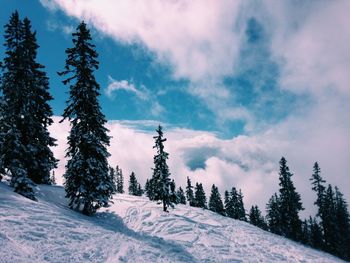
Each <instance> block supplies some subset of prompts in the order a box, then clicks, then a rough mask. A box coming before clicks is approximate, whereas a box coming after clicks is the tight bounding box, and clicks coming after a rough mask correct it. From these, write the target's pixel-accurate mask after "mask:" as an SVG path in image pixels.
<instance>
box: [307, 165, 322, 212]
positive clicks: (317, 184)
mask: <svg viewBox="0 0 350 263" xmlns="http://www.w3.org/2000/svg"><path fill="white" fill-rule="evenodd" d="M310 181H311V183H312V190H314V191H315V192H316V194H317V199H316V201H315V205H317V207H318V208H319V209H318V214H317V215H318V216H320V217H322V211H321V210H322V209H321V210H320V208H321V207H322V200H323V195H324V191H325V189H326V187H325V186H324V185H323V183H325V182H326V181H325V180H323V179H322V177H321V168H320V166H319V165H318V163H317V162H315V163H314V167H313V174H312V177H311V178H310Z"/></svg>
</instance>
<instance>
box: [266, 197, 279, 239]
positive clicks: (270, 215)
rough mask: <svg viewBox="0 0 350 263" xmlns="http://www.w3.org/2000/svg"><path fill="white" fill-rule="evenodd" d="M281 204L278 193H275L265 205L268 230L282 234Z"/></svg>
mask: <svg viewBox="0 0 350 263" xmlns="http://www.w3.org/2000/svg"><path fill="white" fill-rule="evenodd" d="M280 210H281V204H280V199H279V197H278V195H277V194H276V193H275V194H274V195H273V196H271V198H270V200H269V202H268V203H267V205H266V212H267V215H266V218H267V224H268V227H269V230H270V231H271V232H272V233H275V234H277V235H281V234H282V226H281V224H282V222H281V211H280Z"/></svg>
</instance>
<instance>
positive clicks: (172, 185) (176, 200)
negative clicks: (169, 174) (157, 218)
mask: <svg viewBox="0 0 350 263" xmlns="http://www.w3.org/2000/svg"><path fill="white" fill-rule="evenodd" d="M170 201H171V202H172V203H174V204H178V203H179V198H178V196H177V193H176V184H175V181H174V179H173V180H172V181H171V182H170Z"/></svg>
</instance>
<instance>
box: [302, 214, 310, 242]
mask: <svg viewBox="0 0 350 263" xmlns="http://www.w3.org/2000/svg"><path fill="white" fill-rule="evenodd" d="M300 242H301V243H303V244H305V245H311V228H310V225H309V222H308V220H306V219H305V220H303V221H302V223H301V235H300Z"/></svg>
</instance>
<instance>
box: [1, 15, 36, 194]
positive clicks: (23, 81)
mask: <svg viewBox="0 0 350 263" xmlns="http://www.w3.org/2000/svg"><path fill="white" fill-rule="evenodd" d="M4 37H5V44H4V46H5V58H4V64H3V68H2V69H3V76H2V82H1V93H2V99H1V100H2V103H1V106H2V109H1V114H2V116H1V117H0V122H1V123H0V124H1V125H0V142H1V144H0V156H1V162H0V164H1V167H0V172H1V173H9V174H10V175H11V177H12V178H11V185H12V186H13V187H14V190H15V192H17V193H19V194H21V195H23V196H25V197H27V198H30V199H33V200H35V196H34V190H33V182H32V180H31V179H30V178H28V170H29V166H30V165H31V162H32V156H31V154H32V152H31V150H32V148H30V147H29V142H28V135H27V134H26V131H27V127H26V125H27V124H28V123H27V121H28V119H27V118H29V114H30V112H29V111H28V108H29V105H30V103H31V102H30V101H29V100H30V96H29V89H28V78H29V77H30V72H29V69H28V66H27V65H25V63H26V56H27V53H28V52H29V51H25V48H24V42H25V40H24V39H25V37H24V25H23V22H22V21H21V20H20V18H19V15H18V12H17V11H16V12H14V13H13V14H12V15H11V17H10V20H9V23H8V24H6V25H5V35H4Z"/></svg>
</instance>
